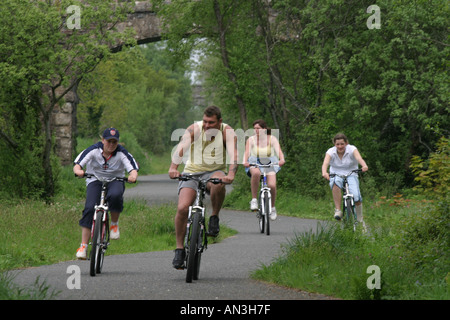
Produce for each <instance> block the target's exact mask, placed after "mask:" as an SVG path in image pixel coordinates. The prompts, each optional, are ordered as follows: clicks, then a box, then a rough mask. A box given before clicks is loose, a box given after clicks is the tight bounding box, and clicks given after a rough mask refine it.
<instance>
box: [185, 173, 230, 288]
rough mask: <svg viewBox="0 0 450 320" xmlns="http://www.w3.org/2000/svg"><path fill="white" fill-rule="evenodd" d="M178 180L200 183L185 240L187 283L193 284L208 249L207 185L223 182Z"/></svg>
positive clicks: (190, 209) (191, 209)
mask: <svg viewBox="0 0 450 320" xmlns="http://www.w3.org/2000/svg"><path fill="white" fill-rule="evenodd" d="M178 179H179V180H182V181H187V180H191V179H192V180H197V181H198V182H199V184H198V187H197V194H196V197H195V200H194V203H193V204H192V205H191V206H189V213H188V219H187V225H186V235H185V238H184V248H185V250H186V260H185V261H186V265H185V268H186V269H187V272H186V282H188V283H190V282H192V279H194V280H198V274H199V272H200V261H201V254H202V252H203V251H204V250H205V249H207V247H208V237H207V231H206V224H205V206H204V204H203V200H204V198H205V194H206V184H207V183H208V182H212V183H215V184H217V183H221V182H222V181H221V180H220V179H217V178H210V179H198V178H196V177H195V176H193V175H184V176H180V177H179V178H178ZM191 228H192V231H191ZM199 228H200V229H199ZM196 237H198V238H196Z"/></svg>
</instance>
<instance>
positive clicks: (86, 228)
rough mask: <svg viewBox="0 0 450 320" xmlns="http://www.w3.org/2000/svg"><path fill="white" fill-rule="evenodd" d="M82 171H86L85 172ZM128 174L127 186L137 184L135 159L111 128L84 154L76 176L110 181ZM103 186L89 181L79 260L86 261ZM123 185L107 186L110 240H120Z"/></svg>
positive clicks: (79, 162)
mask: <svg viewBox="0 0 450 320" xmlns="http://www.w3.org/2000/svg"><path fill="white" fill-rule="evenodd" d="M83 168H86V171H84V169H83ZM125 171H126V172H128V182H131V183H133V182H136V180H137V176H138V171H139V166H138V164H137V162H136V160H135V159H134V158H133V156H132V155H131V154H130V153H129V152H128V151H127V150H126V149H125V148H124V147H123V146H122V145H120V144H119V130H117V129H115V128H108V129H106V130H105V131H103V135H102V141H101V142H98V143H96V144H94V145H92V146H90V147H89V148H87V149H85V150H83V151H82V152H81V153H80V154H79V155H78V156H77V157H76V158H75V161H74V167H73V172H74V173H75V175H77V176H78V177H83V176H84V173H85V172H86V173H89V174H93V175H95V176H97V177H100V178H107V179H111V178H114V177H124V176H125ZM101 189H102V183H101V182H100V181H99V180H97V178H96V177H92V178H88V179H86V203H85V206H84V210H83V216H82V218H81V219H80V221H79V225H80V226H81V246H80V248H79V249H78V250H77V254H76V256H77V258H78V259H81V260H85V259H86V258H87V253H86V252H87V244H88V243H89V238H90V236H91V227H92V219H93V216H94V210H95V209H94V207H95V205H96V204H98V203H99V202H100V201H99V200H100V194H101ZM124 192H125V185H124V182H123V181H119V180H115V181H112V182H111V183H109V184H108V191H107V195H106V198H107V201H108V205H109V209H110V212H111V225H110V239H113V240H114V239H119V237H120V233H119V215H120V213H121V212H122V210H123V194H124Z"/></svg>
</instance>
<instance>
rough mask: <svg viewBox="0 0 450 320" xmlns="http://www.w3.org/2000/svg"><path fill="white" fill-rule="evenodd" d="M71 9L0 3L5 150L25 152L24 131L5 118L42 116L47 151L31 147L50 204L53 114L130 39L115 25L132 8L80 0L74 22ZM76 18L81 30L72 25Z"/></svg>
mask: <svg viewBox="0 0 450 320" xmlns="http://www.w3.org/2000/svg"><path fill="white" fill-rule="evenodd" d="M71 5H73V1H67V0H62V1H51V0H46V1H41V0H32V1H29V0H17V1H15V0H4V1H2V2H1V3H0V43H1V45H0V76H1V79H0V81H1V83H2V88H1V90H0V106H1V115H0V116H2V120H0V125H1V127H0V132H1V136H2V137H4V139H5V141H7V143H6V144H4V146H5V147H6V148H7V150H8V152H11V153H12V154H13V155H15V158H20V157H21V155H22V153H23V152H24V150H23V149H22V145H21V143H20V141H19V140H20V139H21V138H20V137H22V135H23V133H24V127H14V126H15V123H11V122H9V121H8V120H10V119H8V118H7V116H5V115H8V114H10V113H13V114H14V113H25V115H24V118H27V117H28V118H29V116H30V115H32V114H36V113H38V114H39V116H40V118H41V121H42V131H43V144H42V150H39V151H38V149H39V148H41V147H40V146H38V145H35V146H31V148H32V149H33V150H32V151H33V152H34V153H35V154H39V157H40V158H41V160H42V167H43V169H44V173H43V177H44V181H43V186H42V189H43V192H42V194H41V195H42V196H43V197H45V198H46V199H49V198H51V197H52V196H53V194H54V191H55V181H54V177H53V170H52V163H51V153H52V146H53V142H52V113H53V111H54V110H55V108H56V107H57V106H58V105H59V104H62V103H63V101H64V96H65V95H66V94H67V93H68V92H70V91H71V90H73V89H74V88H76V86H77V85H78V84H79V82H80V80H81V79H82V77H83V76H84V75H85V74H87V73H89V72H91V71H92V70H93V69H94V68H95V67H96V65H97V64H98V63H99V61H100V60H101V59H102V58H103V57H105V56H107V55H108V54H109V53H110V52H109V47H110V46H111V45H113V44H117V42H118V41H125V39H127V38H126V37H127V35H123V36H120V35H117V34H116V33H114V26H115V24H116V23H117V22H119V21H121V20H122V19H124V18H125V17H126V12H127V10H128V9H127V6H125V5H117V6H112V5H111V4H110V3H109V2H106V1H101V0H93V1H89V4H86V3H84V2H81V1H80V2H76V5H75V6H76V8H78V9H79V10H80V13H81V15H80V16H79V17H73V16H72V15H70V14H68V13H67V12H66V10H67V8H69V7H70V6H71ZM72 8H73V7H72ZM74 18H76V19H79V22H81V26H82V27H81V26H79V25H78V24H76V23H75V24H74V23H73V21H72V20H73V19H74ZM78 27H80V29H78ZM29 121H31V120H29ZM35 134H38V130H36V131H35ZM18 137H19V138H18ZM16 139H19V140H17V141H16Z"/></svg>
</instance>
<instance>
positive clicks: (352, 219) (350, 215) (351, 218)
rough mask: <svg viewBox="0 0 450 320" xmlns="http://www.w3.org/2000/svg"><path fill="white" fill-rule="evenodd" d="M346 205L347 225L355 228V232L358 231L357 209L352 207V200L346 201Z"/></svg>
mask: <svg viewBox="0 0 450 320" xmlns="http://www.w3.org/2000/svg"><path fill="white" fill-rule="evenodd" d="M345 205H346V224H347V225H348V226H352V227H353V231H356V224H357V223H358V222H357V220H356V213H355V207H354V206H353V205H352V200H351V199H350V198H348V199H347V200H345Z"/></svg>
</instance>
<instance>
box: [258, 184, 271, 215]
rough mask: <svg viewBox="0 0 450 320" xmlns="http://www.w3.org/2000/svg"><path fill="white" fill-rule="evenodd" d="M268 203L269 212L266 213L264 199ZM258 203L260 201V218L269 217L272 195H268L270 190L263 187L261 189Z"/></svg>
mask: <svg viewBox="0 0 450 320" xmlns="http://www.w3.org/2000/svg"><path fill="white" fill-rule="evenodd" d="M266 198H267V200H268V201H269V206H268V208H269V212H266V207H265V205H264V199H266ZM259 201H260V206H261V207H260V208H261V210H260V214H261V215H262V216H265V215H270V211H271V210H272V195H271V193H270V188H269V187H264V188H262V189H261V193H260V197H259Z"/></svg>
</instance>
